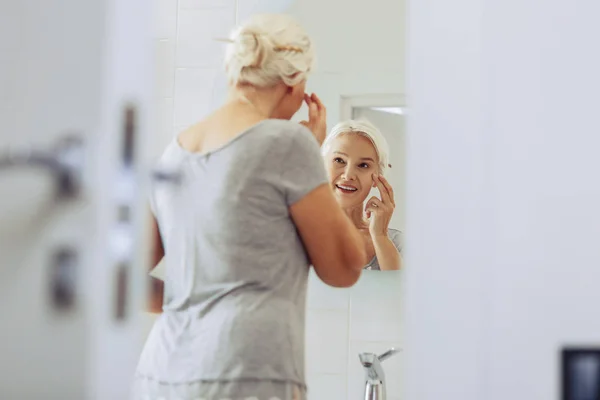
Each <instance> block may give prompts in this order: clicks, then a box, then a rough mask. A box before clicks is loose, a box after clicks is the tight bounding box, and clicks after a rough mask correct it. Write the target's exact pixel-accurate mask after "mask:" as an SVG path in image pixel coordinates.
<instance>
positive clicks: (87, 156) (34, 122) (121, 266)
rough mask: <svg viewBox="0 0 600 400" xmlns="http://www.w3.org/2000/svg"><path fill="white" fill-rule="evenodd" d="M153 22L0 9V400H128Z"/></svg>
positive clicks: (59, 3) (83, 12) (138, 296)
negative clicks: (149, 31)
mask: <svg viewBox="0 0 600 400" xmlns="http://www.w3.org/2000/svg"><path fill="white" fill-rule="evenodd" d="M150 11H151V10H150V6H149V5H148V4H147V2H145V1H142V0H127V1H122V0H121V1H119V0H90V1H81V0H56V1H39V2H30V1H5V2H2V3H1V5H0V54H2V55H1V56H0V57H1V58H2V61H1V62H0V88H1V89H0V398H1V399H7V400H8V399H14V400H17V399H18V400H37V399H65V400H87V399H97V400H107V399H111V400H119V399H125V398H126V397H127V392H128V387H129V383H130V380H131V375H132V373H133V369H134V367H135V362H136V358H137V355H138V351H139V348H138V347H139V345H138V343H139V341H140V338H139V332H138V325H139V324H138V323H137V315H139V313H137V312H135V310H136V309H139V307H140V305H141V302H142V298H143V296H142V295H143V292H144V285H143V284H142V282H143V281H142V279H141V277H142V276H143V272H142V271H143V268H144V267H143V264H144V254H145V252H144V251H143V250H142V249H144V248H146V247H147V246H145V236H144V232H145V227H144V225H145V223H146V222H145V217H144V215H146V213H145V210H146V209H145V205H144V195H143V193H144V182H145V179H144V176H146V175H147V173H146V172H145V171H144V165H145V162H144V159H145V152H146V151H145V149H144V141H143V140H141V139H142V138H141V137H142V135H147V131H148V126H146V125H147V124H146V120H147V115H148V111H147V106H148V103H149V102H148V98H149V93H150V90H151V83H152V82H151V81H150V79H149V77H150V76H151V74H150V73H148V71H147V66H148V65H150V63H149V62H148V60H150V59H151V57H149V56H150V52H149V50H150V48H149V47H148V45H149V43H148V40H147V36H148V35H147V25H148V24H149V21H148V19H149V18H148V17H149V16H150ZM136 185H137V186H136Z"/></svg>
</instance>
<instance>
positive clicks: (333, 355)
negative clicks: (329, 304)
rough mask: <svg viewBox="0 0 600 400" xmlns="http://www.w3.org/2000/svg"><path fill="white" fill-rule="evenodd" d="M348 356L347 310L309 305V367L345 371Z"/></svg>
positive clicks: (307, 366)
mask: <svg viewBox="0 0 600 400" xmlns="http://www.w3.org/2000/svg"><path fill="white" fill-rule="evenodd" d="M347 357H348V314H347V312H345V311H330V310H311V309H308V310H307V312H306V370H307V371H308V372H310V373H329V374H345V373H346V367H347V364H348V358H347Z"/></svg>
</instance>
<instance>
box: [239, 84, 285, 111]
mask: <svg viewBox="0 0 600 400" xmlns="http://www.w3.org/2000/svg"><path fill="white" fill-rule="evenodd" d="M279 92H280V90H279V87H278V86H274V87H272V88H265V89H258V88H255V87H252V86H238V87H235V88H231V89H230V91H229V96H228V99H227V101H228V102H239V103H242V104H247V105H248V106H250V107H251V108H252V109H253V110H254V111H255V112H256V113H257V114H260V115H261V116H263V117H264V118H274V117H275V114H276V111H277V107H278V106H279V103H280V102H281V99H282V98H283V94H281V93H279Z"/></svg>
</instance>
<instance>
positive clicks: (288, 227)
mask: <svg viewBox="0 0 600 400" xmlns="http://www.w3.org/2000/svg"><path fill="white" fill-rule="evenodd" d="M161 164H162V165H163V166H164V167H166V168H176V169H178V170H180V172H181V173H182V176H183V179H182V182H181V185H179V186H177V187H175V186H172V185H161V184H157V185H156V186H155V187H154V188H153V192H152V196H151V199H152V200H151V203H152V208H153V211H154V213H155V215H156V218H157V220H158V223H159V226H160V228H161V235H162V238H163V243H164V247H165V254H166V255H167V256H166V262H167V264H166V277H165V302H164V313H163V314H162V315H161V317H160V319H159V321H158V323H157V324H156V325H155V327H154V329H153V331H152V333H151V335H150V338H149V343H152V345H147V346H146V348H147V349H151V350H148V351H145V352H144V354H143V355H142V359H141V360H140V366H139V369H138V373H139V374H141V375H144V376H146V377H149V378H156V379H160V380H168V381H169V382H180V383H184V382H190V381H196V380H212V379H220V380H223V379H225V380H227V379H240V378H243V379H272V380H292V381H294V382H296V383H298V384H299V385H302V384H303V382H304V376H303V373H304V365H303V361H304V353H303V345H304V337H303V331H304V308H305V295H306V282H307V274H308V268H309V260H308V258H307V255H306V252H305V250H304V247H303V245H302V241H301V240H300V238H299V236H298V233H297V231H296V228H295V225H294V223H293V221H292V219H291V218H290V214H289V207H290V206H291V205H292V204H294V203H295V202H296V201H298V200H300V199H301V198H303V197H304V196H305V195H306V194H308V193H309V192H311V191H312V190H313V189H315V188H316V187H317V186H319V185H321V184H323V183H325V182H327V178H326V175H325V171H324V169H323V166H322V162H321V159H320V152H319V147H318V144H317V142H316V140H315V139H314V137H313V136H312V134H311V132H310V131H309V130H307V129H306V128H305V127H303V126H301V125H298V124H294V123H291V122H289V121H282V120H264V121H262V122H259V123H257V124H256V125H254V126H252V127H251V128H249V129H247V130H246V131H244V132H243V133H241V134H239V135H237V136H235V137H233V138H232V139H231V140H230V141H228V142H227V143H226V144H224V145H222V146H220V147H218V148H216V149H215V150H212V151H209V152H204V153H201V154H199V153H193V152H189V151H187V150H185V149H183V148H182V147H181V145H180V144H179V143H178V141H176V140H175V141H173V142H172V143H171V144H170V145H169V147H168V148H167V150H166V151H165V153H164V155H163V157H162V159H161ZM270 355H271V356H272V357H271V358H270V359H268V360H267V359H265V358H269V357H270ZM217 361H218V362H217Z"/></svg>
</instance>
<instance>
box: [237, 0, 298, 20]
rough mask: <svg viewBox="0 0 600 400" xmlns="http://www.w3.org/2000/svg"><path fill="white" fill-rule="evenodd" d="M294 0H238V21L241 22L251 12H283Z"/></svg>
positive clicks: (251, 13)
mask: <svg viewBox="0 0 600 400" xmlns="http://www.w3.org/2000/svg"><path fill="white" fill-rule="evenodd" d="M293 2H294V0H238V3H237V4H238V21H240V22H243V21H245V20H246V19H248V17H250V16H251V15H253V14H279V13H285V12H286V11H287V10H288V8H289V7H290V6H291V5H292V3H293Z"/></svg>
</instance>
